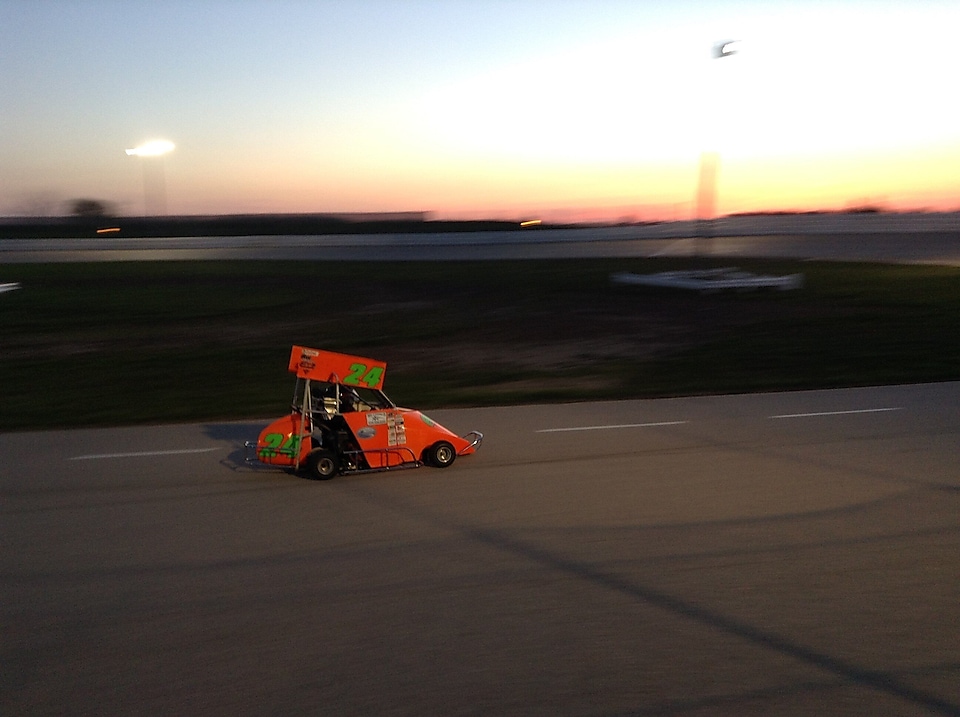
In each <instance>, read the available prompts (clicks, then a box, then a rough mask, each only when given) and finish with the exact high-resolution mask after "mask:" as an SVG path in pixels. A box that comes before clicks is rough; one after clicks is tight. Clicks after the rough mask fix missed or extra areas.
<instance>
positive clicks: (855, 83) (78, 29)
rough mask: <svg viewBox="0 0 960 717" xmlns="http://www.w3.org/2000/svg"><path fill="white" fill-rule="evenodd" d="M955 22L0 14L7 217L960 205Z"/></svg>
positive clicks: (537, 14)
mask: <svg viewBox="0 0 960 717" xmlns="http://www.w3.org/2000/svg"><path fill="white" fill-rule="evenodd" d="M957 27H960V3H956V2H915V3H903V2H900V3H893V2H877V1H874V2H865V1H864V2H831V3H817V2H786V1H777V0H771V1H767V2H722V1H717V2H683V1H681V2H676V3H655V2H640V1H638V0H592V1H590V2H581V1H577V0H555V1H553V2H547V1H545V0H516V1H513V2H510V1H507V0H391V1H387V0H356V1H355V2H325V1H323V0H320V1H316V2H306V1H302V2H292V1H288V2H283V1H275V2H266V1H264V0H233V1H230V2H227V1H223V0H194V1H193V2H180V1H169V0H168V1H167V2H164V3H153V2H148V1H147V0H132V1H131V0H128V1H126V2H120V1H106V0H99V1H97V0H61V1H56V0H2V1H0V68H2V73H0V97H2V98H3V104H4V111H3V112H2V113H0V214H19V213H36V212H38V211H42V210H44V208H46V210H47V211H53V212H60V211H62V210H63V206H64V203H65V202H66V201H67V200H70V199H74V198H78V197H88V198H96V199H101V200H104V201H109V202H112V203H113V204H114V205H115V206H116V207H117V208H118V209H119V211H120V212H121V213H125V214H137V213H142V212H143V211H144V210H145V201H146V199H147V197H146V193H147V182H146V179H147V177H148V174H149V173H150V172H153V173H156V171H157V167H156V166H144V163H147V162H153V163H155V164H160V168H161V169H162V172H163V178H164V180H165V182H164V183H165V200H166V202H165V203H166V207H167V211H169V213H172V214H206V213H233V212H284V211H295V212H300V211H302V212H324V211H329V212H348V211H404V210H423V211H433V212H436V213H437V214H438V215H440V216H484V215H486V216H509V217H515V216H528V215H529V216H533V215H539V214H549V213H550V212H554V213H563V212H565V211H566V212H576V211H588V210H589V211H595V212H596V211H599V212H603V211H604V210H607V211H609V212H611V213H615V214H627V215H629V214H630V213H633V214H635V215H637V216H638V217H639V218H652V217H648V216H644V215H645V214H656V213H659V214H661V215H666V216H665V217H661V218H680V217H683V216H688V215H689V214H690V213H691V211H692V205H693V199H694V196H695V193H696V186H695V185H696V180H697V168H698V163H699V158H700V156H701V154H702V153H703V152H716V153H718V154H719V156H720V172H719V177H718V184H717V186H718V197H717V205H718V210H719V211H720V212H721V213H728V212H736V211H758V210H776V209H785V210H789V209H799V210H806V209H831V208H842V207H844V206H852V205H856V204H865V203H874V204H880V205H883V206H888V207H890V208H901V209H902V208H932V209H960V100H958V99H957V95H956V92H955V91H954V90H953V88H952V85H953V84H954V80H953V77H952V75H953V74H954V69H955V68H956V67H957V61H956V58H955V52H954V44H955V38H954V37H953V35H954V34H955V32H956V28H957ZM724 39H736V40H740V41H741V42H740V51H739V52H738V54H737V55H735V56H733V57H730V58H723V59H721V60H714V59H712V58H711V56H710V49H711V46H712V44H713V43H715V42H717V41H720V40H724ZM157 138H162V139H167V140H170V141H172V142H174V143H175V145H176V149H175V150H174V151H173V152H172V153H171V154H170V155H168V156H166V157H164V158H163V159H161V160H156V159H144V158H137V157H129V156H127V155H126V154H125V152H124V150H125V149H127V148H130V147H133V146H136V145H138V144H140V143H142V142H144V141H146V140H150V139H157ZM145 170H146V171H145Z"/></svg>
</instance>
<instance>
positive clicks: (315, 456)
mask: <svg viewBox="0 0 960 717" xmlns="http://www.w3.org/2000/svg"><path fill="white" fill-rule="evenodd" d="M339 472H340V465H339V463H338V462H337V457H336V455H334V453H333V452H332V451H328V450H327V449H325V448H316V449H314V450H312V451H310V454H309V455H308V456H307V476H308V477H310V478H313V479H314V480H330V479H331V478H333V477H334V476H335V475H336V474H337V473H339Z"/></svg>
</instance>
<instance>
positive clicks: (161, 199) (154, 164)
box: [127, 139, 174, 214]
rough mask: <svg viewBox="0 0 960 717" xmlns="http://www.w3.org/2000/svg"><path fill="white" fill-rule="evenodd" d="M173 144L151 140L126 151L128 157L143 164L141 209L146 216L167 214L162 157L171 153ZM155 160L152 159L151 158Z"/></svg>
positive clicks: (163, 140) (162, 140) (167, 141)
mask: <svg viewBox="0 0 960 717" xmlns="http://www.w3.org/2000/svg"><path fill="white" fill-rule="evenodd" d="M173 147H174V145H173V142H171V141H169V140H166V139H153V140H150V141H149V142H144V143H143V144H141V145H140V146H139V147H134V148H133V149H128V150H127V156H128V157H140V158H141V160H142V164H143V208H144V211H145V212H146V213H147V214H166V213H167V181H166V177H165V175H164V168H163V155H165V154H169V153H170V152H172V151H173ZM154 157H155V158H156V159H153V158H154Z"/></svg>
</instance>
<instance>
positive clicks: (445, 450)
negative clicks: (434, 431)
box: [425, 441, 457, 468]
mask: <svg viewBox="0 0 960 717" xmlns="http://www.w3.org/2000/svg"><path fill="white" fill-rule="evenodd" d="M425 459H426V460H425V462H426V463H429V464H430V465H432V466H435V467H437V468H446V467H447V466H451V465H453V462H454V461H455V460H456V459H457V452H456V451H455V450H453V446H452V445H451V444H449V443H447V441H439V442H437V443H434V444H433V445H432V446H430V447H429V448H428V449H427V451H426V456H425Z"/></svg>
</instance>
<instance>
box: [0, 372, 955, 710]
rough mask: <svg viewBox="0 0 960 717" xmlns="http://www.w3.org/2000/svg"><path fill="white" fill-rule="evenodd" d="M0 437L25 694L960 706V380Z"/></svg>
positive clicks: (301, 703) (620, 706)
mask: <svg viewBox="0 0 960 717" xmlns="http://www.w3.org/2000/svg"><path fill="white" fill-rule="evenodd" d="M431 415H432V417H433V418H435V419H437V420H439V421H441V422H442V423H444V424H445V425H447V426H448V427H450V428H451V429H453V430H456V431H459V432H465V431H467V430H471V429H478V430H481V431H483V432H484V433H485V435H486V439H485V442H484V445H483V447H482V448H481V450H480V452H479V453H478V454H477V455H476V456H473V457H469V458H462V459H460V460H458V461H457V462H456V463H455V464H454V465H453V466H452V467H451V468H449V469H446V470H439V469H431V468H423V469H418V470H412V471H402V472H394V473H389V474H373V475H365V476H353V477H339V478H336V479H334V480H332V481H329V482H311V481H308V480H304V479H301V478H298V477H295V476H292V475H288V474H286V473H283V472H280V471H277V470H274V469H269V468H265V467H249V466H246V465H245V464H244V462H243V455H242V454H243V451H242V444H243V441H244V440H247V439H251V438H254V437H255V436H256V434H257V432H258V431H259V429H260V428H261V426H262V423H260V422H255V423H236V424H223V425H179V426H158V427H150V428H124V429H115V430H77V431H67V432H51V433H19V434H17V433H13V434H0V455H2V456H3V459H2V465H0V496H2V502H0V513H2V515H0V544H2V546H3V549H2V553H0V611H2V624H3V631H2V638H0V643H2V644H0V647H2V652H0V660H2V662H0V664H2V669H0V714H4V715H14V714H33V715H43V714H51V715H52V714H58V715H59V714H98V715H131V714H150V715H158V714H170V715H174V714H176V715H182V714H230V715H236V714H288V713H293V712H300V713H304V712H306V713H311V714H331V715H334V714H335V715H718V714H719V715H724V714H729V715H774V714H775V715H810V714H831V715H839V714H853V715H927V714H946V715H960V640H958V627H957V626H958V625H960V583H958V576H960V468H958V466H960V383H947V384H929V385H919V386H896V387H884V388H869V389H851V390H841V391H818V392H802V393H784V394H762V395H747V396H720V397H704V398H684V399H667V400H651V401H624V402H612V403H598V404H571V405H559V406H527V407H516V408H486V409H473V410H448V411H436V412H433V413H432V414H431Z"/></svg>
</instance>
